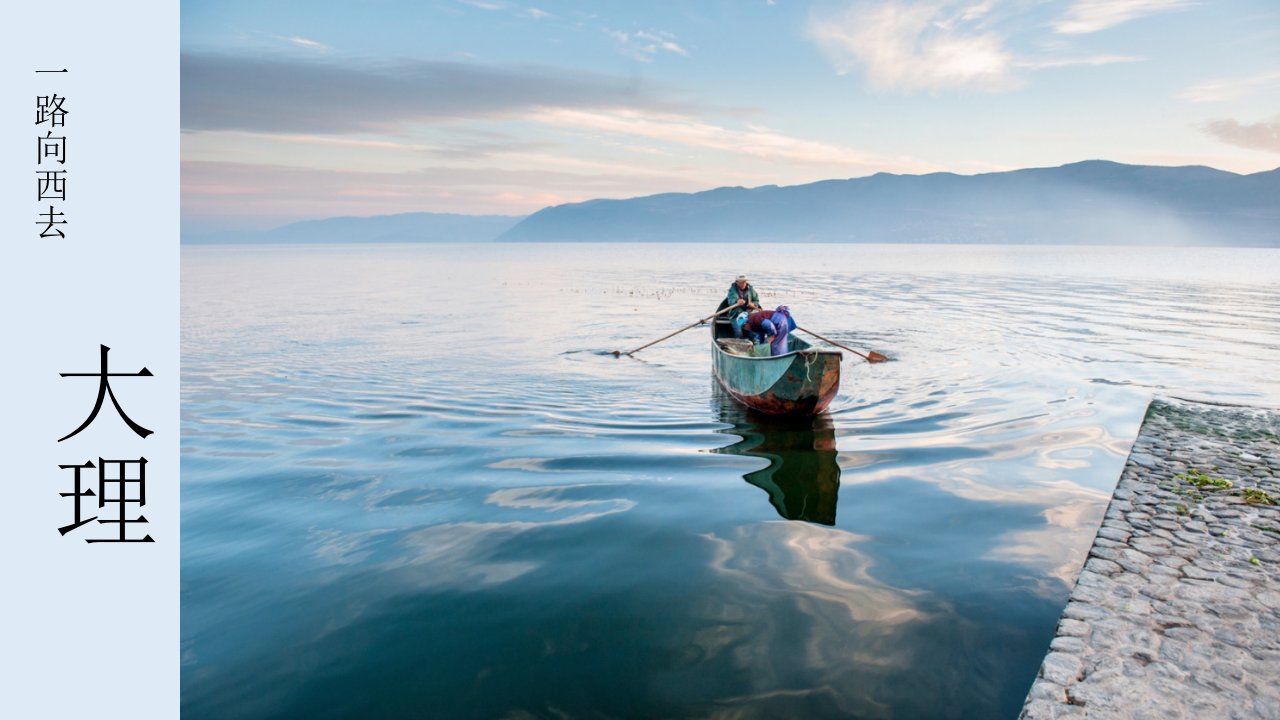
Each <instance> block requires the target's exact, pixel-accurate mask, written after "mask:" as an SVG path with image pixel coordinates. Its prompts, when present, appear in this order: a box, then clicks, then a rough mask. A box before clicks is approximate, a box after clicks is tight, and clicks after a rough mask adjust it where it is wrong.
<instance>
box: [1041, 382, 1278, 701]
mask: <svg viewBox="0 0 1280 720" xmlns="http://www.w3.org/2000/svg"><path fill="white" fill-rule="evenodd" d="M1277 502H1280V412H1277V411H1275V410H1262V409H1255V408H1243V407H1233V406H1222V405H1204V404H1197V403H1189V402H1184V401H1173V400H1169V401H1159V400H1158V401H1156V402H1153V403H1152V404H1151V406H1150V408H1148V410H1147V416H1146V419H1145V420H1144V421H1143V424H1142V428H1141V430H1140V431H1139V434H1138V439H1137V440H1136V441H1135V443H1134V445H1133V450H1132V451H1131V452H1130V454H1129V459H1128V461H1127V463H1126V464H1125V468H1124V472H1123V474H1122V475H1121V477H1120V482H1119V484H1118V485H1117V486H1116V491H1115V495H1114V496H1113V497H1112V500H1111V504H1110V506H1109V507H1108V508H1107V513H1106V517H1105V519H1104V520H1103V522H1102V527H1101V528H1100V529H1099V530H1098V535H1097V537H1096V538H1095V539H1094V542H1093V548H1092V549H1091V550H1090V552H1089V559H1088V560H1087V561H1086V562H1085V564H1084V568H1083V569H1082V570H1081V572H1080V576H1079V578H1078V579H1077V580H1076V586H1075V588H1074V589H1073V590H1072V592H1071V597H1070V600H1069V601H1068V602H1067V606H1066V609H1065V610H1063V612H1062V617H1061V619H1060V620H1059V621H1058V629H1057V636H1056V637H1055V638H1054V639H1053V642H1052V643H1051V644H1050V645H1049V653H1048V655H1046V656H1045V659H1044V663H1043V664H1042V665H1041V667H1040V672H1039V674H1038V675H1037V677H1036V681H1035V683H1034V684H1033V685H1032V687H1031V692H1030V693H1029V694H1028V695H1027V700H1026V704H1025V705H1024V706H1023V709H1022V714H1021V716H1020V717H1021V718H1025V719H1026V720H1049V719H1050V718H1133V719H1134V720H1138V719H1145V718H1151V719H1153V720H1157V719H1158V720H1169V719H1171V718H1188V719H1190V718H1195V719H1197V720H1202V719H1203V720H1208V719H1211V718H1212V719H1214V720H1217V719H1223V720H1225V719H1227V718H1241V719H1244V718H1248V719H1249V720H1257V719H1259V718H1262V719H1266V718H1270V719H1272V720H1280V507H1277V506H1276V505H1275V503H1277Z"/></svg>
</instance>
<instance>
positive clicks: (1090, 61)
mask: <svg viewBox="0 0 1280 720" xmlns="http://www.w3.org/2000/svg"><path fill="white" fill-rule="evenodd" d="M1145 61H1146V58H1143V57H1137V56H1134V55H1088V56H1085V57H1068V58H1053V59H1045V60H1019V61H1018V62H1017V63H1015V65H1017V66H1018V67H1024V68H1028V69H1031V70H1045V69H1048V68H1060V67H1072V66H1076V65H1089V66H1098V65H1112V64H1115V63H1130V62H1145Z"/></svg>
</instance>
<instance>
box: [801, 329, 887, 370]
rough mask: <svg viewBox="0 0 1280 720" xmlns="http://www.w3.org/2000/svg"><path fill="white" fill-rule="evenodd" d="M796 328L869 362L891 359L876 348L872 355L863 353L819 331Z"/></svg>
mask: <svg viewBox="0 0 1280 720" xmlns="http://www.w3.org/2000/svg"><path fill="white" fill-rule="evenodd" d="M796 329H797V330H799V331H800V332H803V333H808V334H810V335H812V336H814V337H816V338H818V339H819V340H821V341H823V342H827V343H830V344H832V345H835V346H836V347H838V348H840V349H841V350H848V351H849V352H851V353H853V354H854V355H861V356H862V357H863V358H865V359H866V361H867V362H869V363H880V362H884V361H885V360H888V359H889V358H888V357H886V356H884V355H881V354H880V353H878V352H876V351H875V350H872V351H871V354H870V355H864V354H863V353H860V352H858V351H857V350H854V349H853V348H851V347H845V346H844V345H841V344H840V343H838V342H836V341H835V340H831V339H829V338H824V337H822V336H821V335H819V334H818V333H816V332H812V331H810V330H805V329H804V328H802V327H797V328H796Z"/></svg>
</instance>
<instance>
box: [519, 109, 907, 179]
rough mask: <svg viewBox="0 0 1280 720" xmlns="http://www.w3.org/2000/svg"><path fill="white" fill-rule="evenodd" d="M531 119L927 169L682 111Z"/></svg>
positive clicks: (760, 151) (854, 166)
mask: <svg viewBox="0 0 1280 720" xmlns="http://www.w3.org/2000/svg"><path fill="white" fill-rule="evenodd" d="M527 119H529V120H533V121H536V122H540V123H545V124H547V125H552V126H557V127H569V128H575V129H578V130H595V131H601V132H608V133H615V134H621V135H632V136H639V137H644V138H648V139H650V140H658V141H662V142H669V143H676V144H680V145H685V146H689V147H695V148H699V149H704V150H714V151H719V152H726V153H733V154H737V155H744V156H750V157H754V158H761V159H767V160H786V161H789V162H797V163H805V164H811V165H826V166H841V167H845V168H846V169H848V170H850V171H853V170H865V169H872V168H875V169H881V168H883V167H886V166H888V167H895V168H898V169H906V168H907V167H908V166H914V167H913V169H923V168H921V167H920V165H919V164H918V163H916V164H913V163H910V162H902V161H888V160H886V159H884V158H879V157H875V156H873V155H869V154H866V153H863V152H861V151H858V150H855V149H852V148H849V147H845V146H841V145H833V144H831V143H825V142H820V141H815V140H805V139H802V138H795V137H791V136H789V135H785V134H783V133H779V132H777V131H775V130H771V129H769V128H765V127H758V126H748V127H747V129H745V130H735V129H732V128H726V127H723V126H721V125H716V124H714V123H709V122H705V121H702V120H698V119H695V118H691V117H688V116H683V115H675V114H664V113H645V112H638V111H634V110H619V111H615V112H596V111H587V110H573V109H557V110H544V111H539V112H536V113H533V114H531V115H529V116H528V118H527Z"/></svg>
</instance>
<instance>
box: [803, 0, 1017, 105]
mask: <svg viewBox="0 0 1280 720" xmlns="http://www.w3.org/2000/svg"><path fill="white" fill-rule="evenodd" d="M992 7H993V4H992V3H990V2H984V3H968V4H965V5H963V6H962V7H960V8H959V9H958V10H957V11H951V10H949V9H948V6H947V5H943V4H939V3H907V2H889V3H879V4H869V3H855V4H853V5H851V6H850V7H849V8H848V9H847V10H845V11H844V12H843V13H839V14H836V15H830V16H816V15H815V16H814V17H813V18H812V19H811V21H810V22H809V25H808V27H807V31H808V34H809V36H810V37H811V38H812V39H813V40H814V41H815V42H816V43H817V45H818V47H819V48H820V49H821V50H822V51H823V53H825V54H826V55H827V57H828V58H829V59H830V60H831V62H832V63H833V64H834V65H835V67H836V71H837V72H839V73H841V74H844V73H848V72H850V71H852V70H854V69H857V68H861V69H862V71H863V72H864V73H865V75H866V77H867V80H868V81H869V82H870V83H871V84H872V85H873V86H875V87H879V88H885V89H893V90H904V91H910V90H936V89H942V88H951V87H973V88H978V89H982V90H1005V89H1009V88H1012V87H1015V86H1016V85H1017V84H1018V81H1017V79H1016V78H1015V77H1014V76H1013V75H1012V73H1011V70H1012V68H1013V65H1014V59H1013V56H1012V54H1011V53H1010V52H1009V51H1008V50H1006V49H1005V47H1004V39H1003V38H1002V37H1001V36H1000V35H998V34H997V33H995V32H993V31H991V30H989V29H987V25H986V22H985V21H986V18H987V15H988V14H989V13H990V11H991V9H992Z"/></svg>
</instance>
